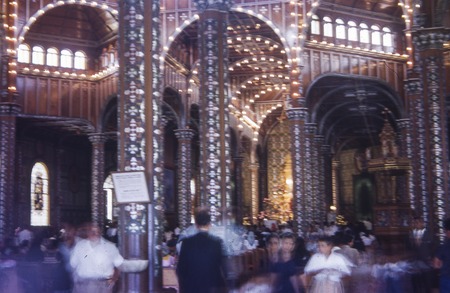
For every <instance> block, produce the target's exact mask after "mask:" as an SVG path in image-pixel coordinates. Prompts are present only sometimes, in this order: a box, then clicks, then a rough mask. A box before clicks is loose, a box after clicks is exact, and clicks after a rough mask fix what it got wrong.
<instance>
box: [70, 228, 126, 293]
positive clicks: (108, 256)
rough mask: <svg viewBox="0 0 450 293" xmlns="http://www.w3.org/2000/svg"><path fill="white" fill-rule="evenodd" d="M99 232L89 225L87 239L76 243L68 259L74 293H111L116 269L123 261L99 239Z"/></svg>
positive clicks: (115, 251) (104, 240)
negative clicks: (71, 270)
mask: <svg viewBox="0 0 450 293" xmlns="http://www.w3.org/2000/svg"><path fill="white" fill-rule="evenodd" d="M100 231H101V230H100V228H99V227H98V226H97V225H95V224H91V225H90V226H89V229H88V238H87V239H82V240H80V241H78V242H77V244H76V245H75V247H74V248H73V252H72V255H71V257H70V265H71V267H72V268H73V274H74V276H73V277H74V288H73V293H111V292H112V290H113V287H114V284H115V282H116V281H117V280H118V279H119V270H118V267H119V266H120V265H121V264H122V263H123V261H124V259H123V257H122V256H121V255H120V253H119V250H118V249H117V247H116V246H115V245H114V244H113V243H112V242H109V241H107V240H106V239H104V238H103V237H101V232H100Z"/></svg>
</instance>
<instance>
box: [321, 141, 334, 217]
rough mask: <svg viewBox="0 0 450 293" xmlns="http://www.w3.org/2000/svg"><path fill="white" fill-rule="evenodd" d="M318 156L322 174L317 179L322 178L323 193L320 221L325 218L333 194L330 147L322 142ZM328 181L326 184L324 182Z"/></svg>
mask: <svg viewBox="0 0 450 293" xmlns="http://www.w3.org/2000/svg"><path fill="white" fill-rule="evenodd" d="M320 153H321V155H320V157H321V158H322V160H323V176H322V177H321V178H319V180H323V183H322V186H323V194H322V198H323V201H322V205H323V210H322V212H321V217H320V219H321V221H325V220H326V218H327V212H328V209H329V206H330V203H331V199H332V195H333V184H334V181H333V171H332V170H333V166H332V155H331V147H330V145H327V144H322V147H321V149H320ZM326 183H328V184H326Z"/></svg>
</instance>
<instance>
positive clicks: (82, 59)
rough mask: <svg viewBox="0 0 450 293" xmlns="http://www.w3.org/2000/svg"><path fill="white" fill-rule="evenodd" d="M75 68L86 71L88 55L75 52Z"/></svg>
mask: <svg viewBox="0 0 450 293" xmlns="http://www.w3.org/2000/svg"><path fill="white" fill-rule="evenodd" d="M74 67H75V69H86V54H84V52H82V51H76V52H75V58H74Z"/></svg>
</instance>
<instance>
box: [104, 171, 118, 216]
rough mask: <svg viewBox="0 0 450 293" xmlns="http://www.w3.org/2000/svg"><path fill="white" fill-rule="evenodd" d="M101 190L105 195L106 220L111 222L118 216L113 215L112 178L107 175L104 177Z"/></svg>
mask: <svg viewBox="0 0 450 293" xmlns="http://www.w3.org/2000/svg"><path fill="white" fill-rule="evenodd" d="M103 190H104V191H105V194H106V200H105V202H106V219H107V220H110V221H113V218H114V217H117V216H118V215H115V213H114V197H113V190H114V184H113V181H112V176H111V175H109V176H108V177H106V179H105V182H103Z"/></svg>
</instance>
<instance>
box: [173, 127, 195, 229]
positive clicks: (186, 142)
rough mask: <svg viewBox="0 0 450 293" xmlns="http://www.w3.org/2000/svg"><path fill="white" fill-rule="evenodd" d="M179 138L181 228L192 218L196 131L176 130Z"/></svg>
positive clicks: (179, 223) (189, 222)
mask: <svg viewBox="0 0 450 293" xmlns="http://www.w3.org/2000/svg"><path fill="white" fill-rule="evenodd" d="M175 136H176V137H177V138H178V176H177V178H178V225H179V227H180V229H181V230H184V229H186V228H187V227H189V225H190V224H191V218H192V194H191V179H192V175H193V174H192V159H191V158H192V148H191V143H192V138H193V137H194V131H192V130H190V129H178V130H175Z"/></svg>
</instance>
